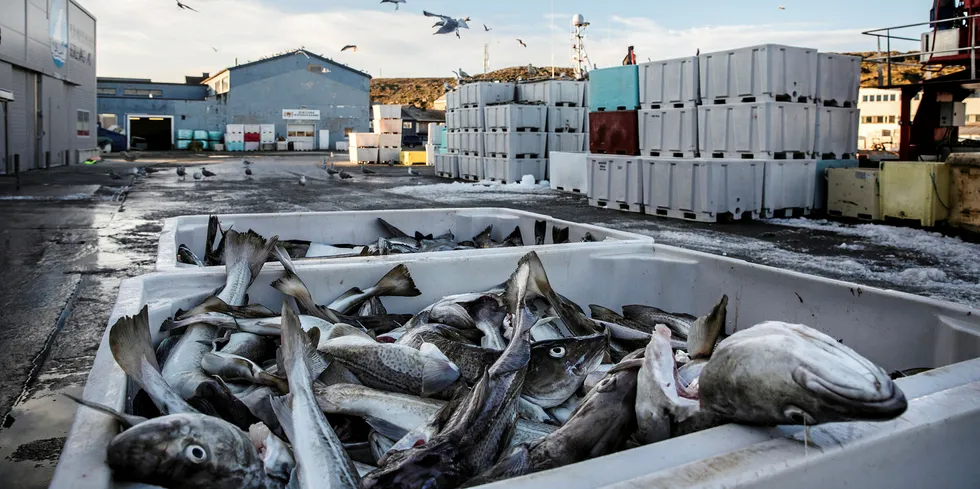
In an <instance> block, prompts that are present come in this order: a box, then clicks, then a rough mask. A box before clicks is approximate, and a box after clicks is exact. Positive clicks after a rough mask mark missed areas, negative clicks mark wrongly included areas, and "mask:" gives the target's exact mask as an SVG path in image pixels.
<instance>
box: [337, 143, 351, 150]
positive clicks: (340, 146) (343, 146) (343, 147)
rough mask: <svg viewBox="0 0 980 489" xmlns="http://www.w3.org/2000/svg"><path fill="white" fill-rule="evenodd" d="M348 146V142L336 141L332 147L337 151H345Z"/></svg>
mask: <svg viewBox="0 0 980 489" xmlns="http://www.w3.org/2000/svg"><path fill="white" fill-rule="evenodd" d="M349 145H350V143H349V142H348V141H337V142H336V143H333V146H334V148H336V149H337V151H347V148H348V147H349Z"/></svg>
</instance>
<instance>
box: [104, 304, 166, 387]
mask: <svg viewBox="0 0 980 489" xmlns="http://www.w3.org/2000/svg"><path fill="white" fill-rule="evenodd" d="M109 349H110V350H111V351H112V356H113V358H115V359H116V363H117V364H119V367H120V368H122V369H123V371H124V372H126V374H127V375H129V376H130V377H133V379H135V380H136V381H137V382H138V383H140V385H142V384H143V382H142V373H141V371H142V367H141V365H140V363H141V360H143V359H146V361H147V362H148V363H149V364H150V366H152V367H153V369H155V370H156V371H157V372H159V371H160V364H159V363H157V357H156V352H155V351H154V350H153V341H152V339H151V338H150V323H149V308H148V307H147V306H143V309H141V310H140V312H139V314H137V315H135V316H123V317H121V318H119V319H118V320H116V323H115V324H113V325H112V328H111V329H110V330H109Z"/></svg>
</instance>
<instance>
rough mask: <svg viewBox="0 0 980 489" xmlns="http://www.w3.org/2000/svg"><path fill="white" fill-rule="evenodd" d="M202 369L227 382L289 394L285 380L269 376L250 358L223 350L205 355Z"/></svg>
mask: <svg viewBox="0 0 980 489" xmlns="http://www.w3.org/2000/svg"><path fill="white" fill-rule="evenodd" d="M246 334H247V333H246ZM201 369H203V370H204V371H205V372H207V373H208V374H210V375H216V376H218V377H221V379H222V380H225V381H245V382H251V383H253V384H260V385H267V386H269V387H274V388H276V389H277V390H278V391H279V392H282V393H286V392H289V385H288V384H287V382H286V380H285V379H281V378H279V377H276V376H274V375H271V374H269V373H268V372H266V371H265V370H264V369H263V368H262V367H260V366H259V365H258V364H256V363H255V362H254V361H252V360H251V359H249V358H246V357H243V356H240V355H236V354H234V353H229V352H225V351H223V350H217V349H214V350H212V351H209V352H207V353H205V354H204V356H203V357H202V358H201Z"/></svg>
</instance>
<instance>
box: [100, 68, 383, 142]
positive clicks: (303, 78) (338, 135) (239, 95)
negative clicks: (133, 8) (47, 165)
mask: <svg viewBox="0 0 980 489" xmlns="http://www.w3.org/2000/svg"><path fill="white" fill-rule="evenodd" d="M370 81H371V76H370V75H368V74H367V73H363V72H360V71H358V70H355V69H353V68H350V67H347V66H344V65H342V64H339V63H336V62H334V61H332V60H330V59H328V58H325V57H322V56H319V55H317V54H314V53H311V52H309V51H306V50H303V49H300V50H296V51H291V52H289V53H286V54H281V55H277V56H273V57H270V58H266V59H262V60H259V61H255V62H251V63H247V64H243V65H238V66H234V67H231V68H227V69H224V70H221V71H220V72H218V73H217V74H215V75H213V76H208V75H207V74H205V75H204V76H202V77H187V79H186V82H185V83H155V82H153V81H151V80H147V79H132V78H103V77H100V78H99V79H98V112H99V122H100V124H101V125H102V126H103V127H105V128H108V127H110V126H113V125H115V126H118V127H119V128H120V129H121V130H122V131H123V132H125V134H126V135H127V140H128V141H129V143H130V144H134V143H135V144H136V145H137V146H144V145H145V147H146V149H151V150H162V149H170V148H171V147H173V146H174V145H175V143H176V140H177V131H178V130H181V129H188V130H204V131H220V132H222V133H223V132H225V130H226V126H227V125H228V124H274V125H275V132H276V135H277V136H281V137H283V138H287V139H288V140H291V141H314V140H316V141H318V142H319V144H320V145H322V141H319V136H320V135H321V134H322V133H321V131H324V130H326V131H329V141H330V147H331V148H332V147H333V143H334V142H336V141H343V140H344V138H345V137H346V135H347V134H348V133H350V132H366V131H368V130H369V125H370V119H371V106H370Z"/></svg>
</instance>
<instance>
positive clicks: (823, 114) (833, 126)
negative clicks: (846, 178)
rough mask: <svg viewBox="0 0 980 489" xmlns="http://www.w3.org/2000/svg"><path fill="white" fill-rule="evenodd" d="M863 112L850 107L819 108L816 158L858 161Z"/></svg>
mask: <svg viewBox="0 0 980 489" xmlns="http://www.w3.org/2000/svg"><path fill="white" fill-rule="evenodd" d="M860 122H861V112H860V111H859V110H858V109H856V108H853V109H852V108H848V107H819V106H818V107H817V119H816V127H817V134H816V137H815V139H814V149H813V153H814V156H815V157H817V158H823V159H827V160H845V159H852V158H853V159H857V149H858V125H859V124H860Z"/></svg>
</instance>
